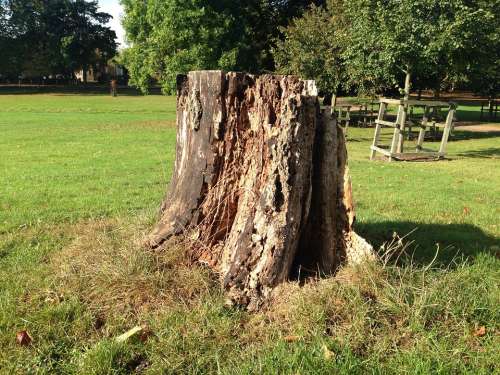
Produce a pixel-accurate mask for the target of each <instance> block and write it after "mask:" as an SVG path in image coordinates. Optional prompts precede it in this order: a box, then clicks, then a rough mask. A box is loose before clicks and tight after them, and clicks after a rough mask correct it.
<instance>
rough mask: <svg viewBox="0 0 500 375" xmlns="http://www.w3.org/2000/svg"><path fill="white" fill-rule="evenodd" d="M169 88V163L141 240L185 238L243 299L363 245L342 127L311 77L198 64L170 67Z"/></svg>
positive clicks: (326, 270)
mask: <svg viewBox="0 0 500 375" xmlns="http://www.w3.org/2000/svg"><path fill="white" fill-rule="evenodd" d="M177 95H178V98H177V149H176V162H175V170H174V173H173V176H172V180H171V182H170V186H169V188H168V192H167V194H166V197H165V199H164V201H163V203H162V205H161V210H160V212H161V215H160V220H159V222H158V224H157V226H156V228H155V229H154V230H153V232H152V233H151V234H150V236H149V237H148V239H147V244H148V245H149V246H150V247H151V248H157V249H162V245H163V244H164V241H165V240H166V239H168V238H169V237H171V236H173V235H183V236H185V238H189V239H190V240H189V241H190V242H189V246H188V247H189V255H190V256H191V258H192V260H193V261H199V262H203V263H206V264H207V265H209V266H210V267H211V268H213V269H214V270H215V271H216V272H217V273H218V274H219V275H220V280H221V283H222V285H223V287H224V289H225V290H226V292H227V295H228V301H229V302H230V303H231V304H235V305H241V306H246V307H247V308H249V309H251V310H253V309H258V308H259V307H260V306H261V304H262V302H263V301H265V300H266V298H267V297H268V296H269V295H270V293H271V292H272V290H273V288H274V287H275V286H276V285H278V284H279V283H281V282H283V281H285V280H287V279H288V278H289V277H290V275H292V274H293V273H294V272H298V271H300V272H303V271H304V270H318V271H319V272H321V273H322V274H332V273H334V272H335V271H336V270H337V269H338V268H339V267H340V266H341V265H342V264H344V263H346V262H349V261H351V262H359V261H361V260H362V259H363V258H364V257H372V248H371V246H370V245H369V244H368V243H367V242H366V241H365V240H363V239H362V238H361V237H359V236H358V235H357V234H356V233H355V232H354V231H353V222H354V205H353V200H352V191H351V183H350V178H349V171H348V168H347V151H346V146H345V137H344V135H343V132H342V130H341V129H340V128H339V126H337V124H336V120H335V118H333V117H332V116H331V114H330V113H329V111H320V107H319V102H318V98H317V92H316V89H315V87H314V85H312V84H311V83H310V82H307V83H306V82H305V81H303V80H300V79H298V78H296V77H293V76H277V75H262V76H252V75H248V74H243V73H224V72H221V71H197V72H190V73H189V74H188V75H187V76H179V78H178V82H177ZM164 251H168V249H164Z"/></svg>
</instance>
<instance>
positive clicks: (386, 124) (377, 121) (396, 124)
mask: <svg viewBox="0 0 500 375" xmlns="http://www.w3.org/2000/svg"><path fill="white" fill-rule="evenodd" d="M375 123H376V124H379V125H384V126H389V127H391V128H395V127H397V126H399V124H398V123H397V122H392V121H387V120H378V119H377V120H375Z"/></svg>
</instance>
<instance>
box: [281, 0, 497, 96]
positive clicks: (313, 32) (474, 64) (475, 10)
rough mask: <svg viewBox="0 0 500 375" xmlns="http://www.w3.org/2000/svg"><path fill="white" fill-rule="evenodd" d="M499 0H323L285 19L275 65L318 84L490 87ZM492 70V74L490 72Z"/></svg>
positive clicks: (369, 88)
mask: <svg viewBox="0 0 500 375" xmlns="http://www.w3.org/2000/svg"><path fill="white" fill-rule="evenodd" d="M499 4H500V2H498V1H496V2H495V1H493V2H492V1H485V0H481V1H479V0H405V1H401V0H337V1H335V0H329V1H327V4H326V6H324V7H321V8H317V7H316V8H312V9H310V10H309V11H307V12H305V13H304V15H303V17H302V18H299V19H296V20H294V21H293V22H292V24H291V25H290V26H289V27H287V28H286V29H285V30H284V32H283V34H284V38H283V39H282V41H279V42H278V43H277V47H276V48H275V51H274V54H275V58H276V62H277V66H278V69H279V71H281V72H284V73H293V74H299V75H301V76H304V77H307V78H314V79H316V80H317V82H318V84H319V87H320V88H321V89H322V90H324V91H332V92H335V91H336V90H337V88H339V87H341V86H343V87H344V88H347V89H349V88H355V89H357V90H358V91H360V92H364V93H375V92H381V91H384V90H387V89H393V88H395V87H400V88H401V87H402V86H403V82H404V79H405V75H406V73H408V74H410V75H411V77H412V81H413V83H414V86H415V87H419V88H431V89H434V90H436V91H439V89H440V88H442V87H455V86H457V85H464V84H466V85H468V87H470V88H474V87H478V88H479V87H483V88H485V87H487V88H488V89H489V90H490V91H492V90H493V91H494V87H498V74H499V73H498V72H499V71H500V69H499V57H498V55H499V53H500V44H499V38H500V29H499V26H498V24H499V21H498V19H499V15H500V9H499V7H500V5H499ZM495 77H497V78H495Z"/></svg>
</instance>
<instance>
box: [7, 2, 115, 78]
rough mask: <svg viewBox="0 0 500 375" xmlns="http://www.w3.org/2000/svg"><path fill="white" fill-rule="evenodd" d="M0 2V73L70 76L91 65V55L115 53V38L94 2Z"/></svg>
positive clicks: (104, 14) (105, 16) (93, 58)
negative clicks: (0, 54)
mask: <svg viewBox="0 0 500 375" xmlns="http://www.w3.org/2000/svg"><path fill="white" fill-rule="evenodd" d="M1 4H2V7H1V9H2V10H1V13H0V16H1V19H2V21H1V23H0V43H1V45H0V47H1V49H2V59H1V60H2V61H1V62H0V74H4V75H10V76H16V77H17V76H18V75H19V74H24V75H25V76H43V75H50V74H66V75H71V74H73V72H74V70H75V69H79V68H84V67H85V68H86V69H87V68H88V66H90V65H92V64H94V63H95V62H96V59H97V57H96V51H98V52H99V53H100V54H107V55H108V56H109V58H111V57H112V56H113V55H114V53H115V51H116V42H115V38H116V35H115V33H114V31H112V30H111V29H110V28H108V27H107V26H104V24H105V23H106V22H108V21H109V19H110V18H111V16H110V15H109V14H106V13H102V12H99V11H98V4H97V1H84V0H51V1H44V0H32V1H25V0H3V1H2V3H1ZM98 55H99V54H98ZM86 69H84V70H86Z"/></svg>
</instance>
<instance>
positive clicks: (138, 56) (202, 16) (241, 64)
mask: <svg viewBox="0 0 500 375" xmlns="http://www.w3.org/2000/svg"><path fill="white" fill-rule="evenodd" d="M121 2H122V4H123V6H124V9H125V18H124V26H125V30H126V32H127V39H128V41H129V43H130V44H131V46H130V48H128V49H127V50H126V51H125V53H124V56H123V58H124V61H125V63H126V65H127V68H128V70H129V72H130V76H131V83H132V84H134V85H136V86H139V87H140V88H142V89H143V90H144V91H145V90H147V87H148V84H149V80H150V79H151V78H152V77H154V78H156V79H158V80H159V82H160V83H161V84H162V86H163V88H164V90H165V91H167V92H172V91H173V90H174V85H175V77H176V75H177V74H178V73H183V72H187V71H189V70H194V69H226V70H242V71H248V72H261V71H266V70H272V69H274V62H273V58H272V55H271V44H272V43H273V40H274V38H275V37H276V36H277V35H278V34H279V30H278V26H279V25H280V24H286V23H287V22H288V20H289V19H290V18H291V17H294V16H297V15H299V14H300V12H301V11H302V10H303V9H304V7H305V6H307V5H308V4H310V3H311V1H299V0H292V1H285V0H279V1H276V0H275V1H263V0H248V1H244V2H239V1H234V0H146V1H144V0H121Z"/></svg>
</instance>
